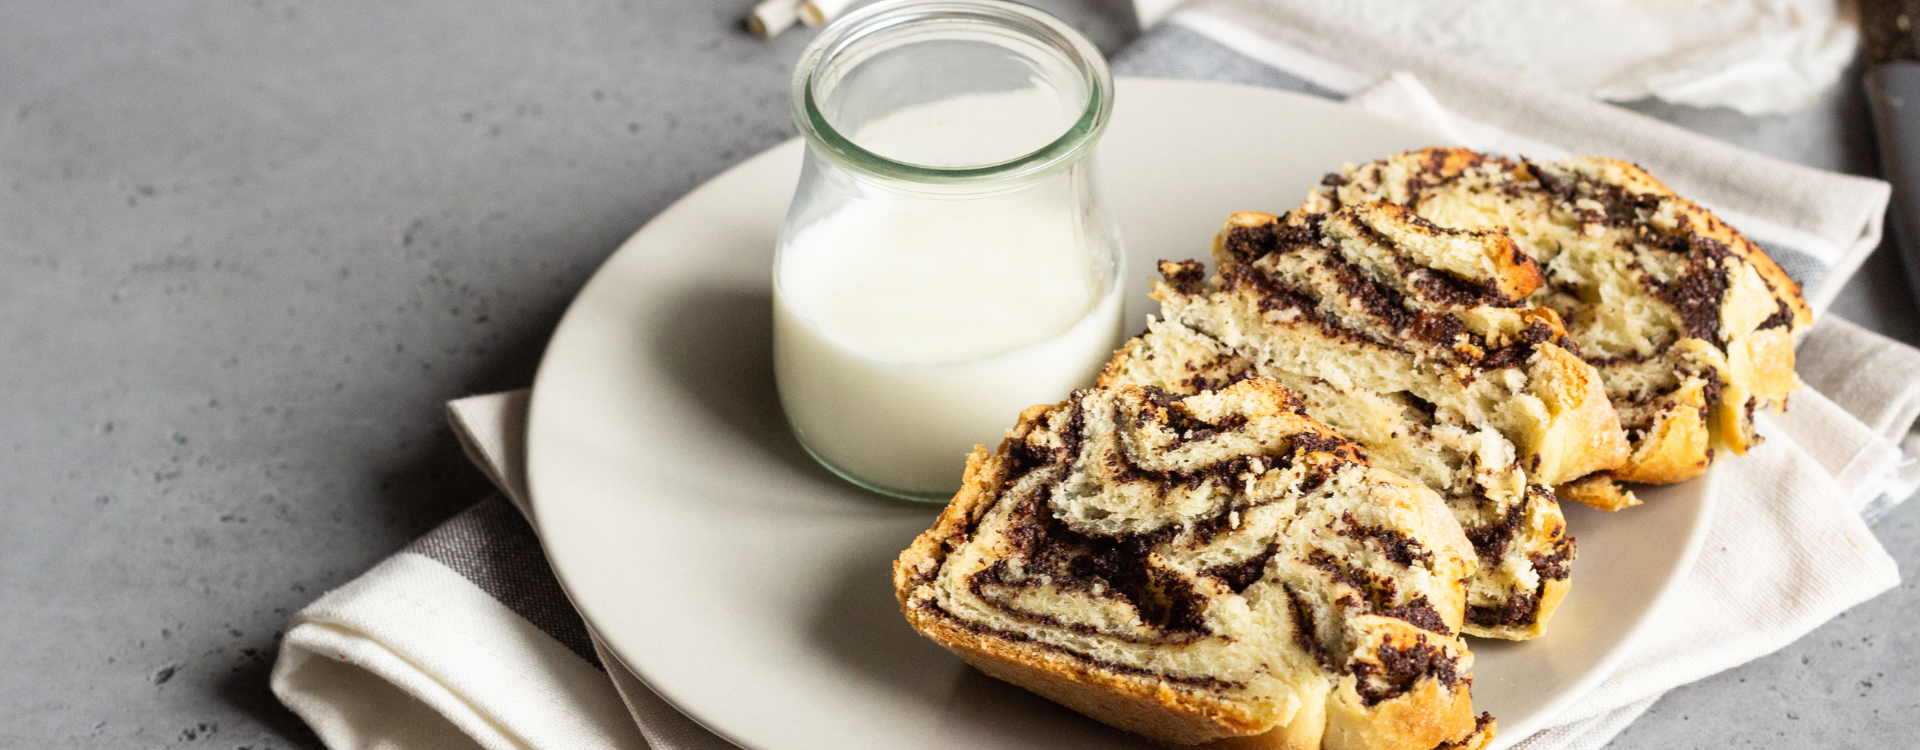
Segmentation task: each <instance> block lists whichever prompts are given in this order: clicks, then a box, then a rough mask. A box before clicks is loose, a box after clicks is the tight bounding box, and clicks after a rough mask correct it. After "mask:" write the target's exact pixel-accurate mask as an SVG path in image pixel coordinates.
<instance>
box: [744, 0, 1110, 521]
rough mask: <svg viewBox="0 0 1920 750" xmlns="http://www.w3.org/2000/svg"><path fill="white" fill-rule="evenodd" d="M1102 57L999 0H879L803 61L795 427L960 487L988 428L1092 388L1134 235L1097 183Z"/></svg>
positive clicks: (1103, 98) (783, 382)
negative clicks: (1127, 235)
mask: <svg viewBox="0 0 1920 750" xmlns="http://www.w3.org/2000/svg"><path fill="white" fill-rule="evenodd" d="M1112 111H1113V77H1112V74H1111V73H1109V72H1108V70H1107V65H1106V61H1105V60H1104V59H1103V58H1102V57H1101V56H1100V52H1099V50H1098V49H1096V48H1095V47H1094V46H1093V45H1092V43H1090V42H1088V41H1087V40H1086V38H1085V37H1083V36H1081V35H1080V34H1079V33H1077V32H1075V31H1074V30H1073V29H1072V28H1071V27H1069V26H1067V25H1066V24H1064V23H1061V22H1060V21H1059V20H1058V19H1055V18H1053V17H1051V16H1048V15H1046V14H1044V13H1041V12H1039V11H1037V10H1034V9H1032V8H1028V7H1026V6H1022V5H1016V4H1013V3H1007V2H998V1H997V0H911V1H906V2H883V3H879V4H876V5H872V6H869V7H867V8H865V9H862V10H860V11H859V12H856V13H853V14H850V15H848V16H846V17H844V18H842V19H840V20H839V21H837V22H835V23H834V24H833V25H831V26H829V27H828V28H827V29H826V30H825V31H824V32H823V33H822V34H821V35H820V37H819V38H818V39H816V40H814V42H813V43H812V45H810V46H809V47H808V48H807V50H806V52H805V53H804V54H803V56H802V57H801V60H800V64H799V67H798V69H797V70H796V71H795V73H794V79H793V115H794V120H795V122H796V123H798V125H799V127H800V132H801V133H802V134H803V135H804V136H805V137H806V139H807V153H806V161H805V164H804V166H803V167H802V170H801V176H800V185H799V188H798V190H797V191H796V192H795V194H794V198H793V204H792V206H791V207H790V208H789V209H788V213H787V219H786V224H785V226H784V227H783V228H782V230H781V233H780V247H779V252H778V255H777V256H776V259H775V261H774V336H773V341H774V368H775V373H776V379H777V381H778V383H779V390H780V402H781V405H782V408H784V409H785V411H786V415H787V421H788V423H789V424H791V425H792V427H793V431H794V434H795V435H797V436H798V437H799V439H800V442H801V444H802V445H804V446H806V448H807V450H808V452H810V453H812V454H813V456H814V458H816V459H818V460H819V461H820V463H822V464H824V465H826V466H827V468H829V469H831V470H833V471H834V473H836V474H839V475H840V476H842V477H845V478H847V479H848V480H850V481H852V482H854V483H856V484H859V485H861V486H863V487H866V488H868V489H872V490H875V491H878V492H882V493H885V494H889V495H894V496H897V497H904V498H909V499H916V500H927V501H945V500H946V499H947V498H949V497H951V496H952V494H953V493H954V491H955V490H957V489H958V488H959V486H960V479H961V474H962V471H963V469H964V468H965V463H966V462H965V456H966V454H967V452H968V451H969V450H971V449H972V447H973V446H974V445H976V444H982V445H986V446H988V447H989V448H991V447H992V446H995V445H997V444H999V442H1000V440H1001V438H1002V437H1003V436H1004V434H1005V431H1006V429H1007V428H1009V427H1011V426H1013V424H1014V422H1015V421H1016V420H1017V419H1018V416H1019V414H1020V412H1021V410H1023V409H1025V408H1027V407H1029V406H1033V405H1035V404H1043V403H1044V404H1050V403H1054V402H1057V401H1059V400H1060V399H1062V398H1065V397H1066V396H1067V394H1068V393H1069V392H1070V391H1071V390H1073V389H1074V388H1080V387H1085V386H1087V385H1089V384H1091V382H1092V380H1093V378H1094V376H1095V375H1096V374H1098V372H1099V369H1100V367H1101V365H1103V364H1104V363H1105V362H1106V361H1107V359H1108V358H1109V357H1110V356H1111V355H1112V352H1113V348H1114V347H1115V346H1116V345H1118V343H1119V340H1120V314H1121V303H1120V287H1121V284H1120V279H1121V274H1122V268H1121V265H1122V263H1123V258H1124V253H1123V252H1122V250H1121V244H1120V232H1119V229H1118V227H1117V226H1116V225H1115V224H1114V222H1113V220H1112V218H1111V217H1110V216H1109V215H1108V214H1107V213H1106V211H1105V210H1103V209H1102V207H1101V204H1100V201H1099V199H1098V196H1097V195H1096V193H1095V186H1094V179H1093V174H1092V170H1093V160H1092V158H1090V157H1091V154H1092V152H1093V149H1094V144H1095V143H1096V142H1098V141H1099V139H1100V136H1101V134H1102V133H1103V132H1104V131H1105V129H1106V126H1107V121H1108V119H1109V117H1110V115H1111V113H1112Z"/></svg>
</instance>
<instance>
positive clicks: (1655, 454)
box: [1302, 148, 1813, 507]
mask: <svg viewBox="0 0 1920 750" xmlns="http://www.w3.org/2000/svg"><path fill="white" fill-rule="evenodd" d="M1373 201H1390V202H1392V203H1395V204H1399V205H1403V206H1406V207H1408V208H1410V209H1412V210H1413V211H1414V212H1415V213H1417V214H1419V215H1420V216H1421V217H1423V218H1425V219H1427V220H1429V221H1432V222H1433V223H1435V224H1439V225H1441V226H1446V227H1456V228H1490V229H1493V230H1494V231H1506V232H1508V233H1509V234H1510V236H1512V238H1513V239H1514V240H1515V241H1516V242H1518V244H1519V247H1520V248H1521V249H1522V250H1524V251H1526V253H1527V255H1528V256H1530V257H1531V258H1532V259H1533V260H1534V261H1535V262H1537V263H1538V264H1539V266H1540V268H1541V269H1542V273H1543V276H1544V279H1545V284H1544V285H1542V286H1541V287H1540V289H1539V290H1538V291H1536V292H1534V293H1533V295H1532V297H1531V301H1532V302H1534V303H1535V304H1537V305H1539V306H1542V307H1546V308H1550V309H1552V310H1555V311H1557V312H1558V313H1559V315H1560V317H1561V318H1562V319H1563V320H1565V321H1566V328H1567V331H1568V334H1569V336H1570V337H1571V338H1572V339H1573V340H1574V341H1575V342H1577V343H1578V345H1579V352H1580V354H1581V355H1582V356H1583V357H1585V358H1586V360H1587V361H1588V362H1590V363H1592V364H1593V365H1595V366H1596V367H1598V368H1599V371H1600V375H1601V378H1602V380H1603V381H1604V382H1605V384H1606V389H1607V395H1608V397H1609V398H1610V399H1611V400H1612V403H1613V405H1614V407H1615V408H1616V409H1617V410H1618V411H1619V419H1620V423H1621V424H1622V425H1624V426H1625V427H1626V428H1627V432H1628V435H1629V438H1630V440H1631V442H1632V451H1631V455H1630V457H1629V459H1628V461H1627V462H1626V464H1625V465H1623V466H1621V467H1619V468H1616V469H1613V470H1611V472H1609V474H1607V475H1604V476H1600V477H1594V478H1591V479H1589V480H1587V481H1586V482H1583V483H1581V484H1579V485H1575V486H1569V487H1567V488H1565V490H1564V491H1563V493H1562V494H1563V495H1565V496H1567V497H1570V498H1573V499H1578V500H1581V501H1582V502H1588V503H1590V504H1595V505H1599V506H1601V507H1609V506H1612V507H1619V506H1621V505H1625V504H1631V503H1633V502H1634V501H1633V500H1632V498H1631V495H1628V494H1625V493H1623V492H1622V491H1621V490H1620V489H1619V488H1617V487H1614V486H1612V483H1611V482H1610V481H1608V477H1611V478H1614V479H1619V480H1625V481H1633V482H1649V483H1661V484H1664V483H1670V482H1678V481H1681V480H1685V479H1688V478H1691V477H1694V476H1697V475H1699V474H1700V473H1701V472H1702V471H1705V470H1706V467H1707V465H1708V464H1709V463H1710V462H1711V461H1712V460H1713V455H1714V450H1713V449H1714V448H1715V447H1724V448H1727V449H1730V450H1732V451H1733V452H1734V453H1736V454H1741V453H1745V452H1746V450H1747V449H1748V448H1749V447H1751V446H1753V445H1755V444H1756V443H1757V442H1758V440H1759V437H1758V436H1757V435H1755V434H1754V428H1753V412H1754V410H1755V409H1758V408H1770V409H1773V410H1775V411H1779V410H1781V409H1784V408H1785V406H1786V401H1787V394H1788V393H1789V392H1790V391H1792V390H1793V389H1794V388H1795V387H1797V381H1796V379H1795V378H1794V375H1793V335H1794V333H1795V332H1796V331H1798V330H1800V329H1802V328H1805V327H1806V326H1808V325H1810V324H1811V323H1812V320H1813V316H1812V312H1811V311H1810V310H1809V309H1808V307H1807V305H1806V302H1805V301H1804V300H1803V299H1802V298H1801V295H1800V290H1799V287H1798V286H1797V285H1795V284H1794V282H1793V280H1792V279H1790V278H1788V277H1787V275H1786V274H1785V273H1784V272H1782V271H1781V270H1780V267H1779V266H1777V265H1775V264H1774V262H1773V261H1772V260H1771V259H1769V258H1768V257H1767V256H1766V254H1765V253H1763V252H1761V250H1760V249H1759V248H1758V247H1756V246H1755V245H1754V244H1753V243H1752V242H1751V241H1749V240H1748V239H1747V238H1746V237H1744V236H1742V235H1741V234H1740V233H1739V232H1737V231H1735V230H1734V229H1733V228H1732V227H1730V226H1728V225H1727V224H1726V223H1725V222H1722V221H1721V220H1720V219H1719V218H1717V217H1715V216H1714V215H1713V214H1711V213H1709V212H1707V211H1706V210H1705V209H1703V208H1701V207H1700V206H1698V205H1696V204H1694V203H1693V202H1692V201H1689V200H1686V199H1685V198H1681V197H1679V196H1677V195H1675V194H1674V193H1673V191H1672V190H1669V189H1667V187H1666V186H1664V185H1662V184H1660V183H1659V182H1658V181H1657V180H1655V179H1654V178H1653V177H1651V176H1649V175H1648V174H1647V173H1646V172H1644V171H1642V170H1640V169H1639V168H1638V167H1635V166H1633V165H1632V164H1628V163H1626V162H1622V161H1619V160H1615V159H1604V158H1580V159H1569V160H1566V161H1562V162H1558V163H1536V162H1531V161H1525V160H1521V161H1512V160H1508V159H1502V158H1494V157H1488V156H1484V155H1481V154H1478V153H1475V152H1472V151H1467V150H1464V149H1442V148H1434V149H1427V150H1424V151H1416V152H1410V153H1404V154H1400V155H1397V156H1393V157H1390V158H1387V159H1383V160H1380V161H1376V162H1371V163H1367V164H1362V165H1360V166H1357V167H1356V166H1350V167H1347V168H1346V169H1345V170H1344V171H1342V172H1341V173H1337V174H1331V175H1328V176H1327V179H1326V181H1325V184H1324V186H1323V187H1322V188H1320V189H1317V190H1315V191H1314V193H1313V194H1312V196H1311V197H1309V198H1308V200H1307V204H1306V206H1305V207H1303V209H1302V210H1303V211H1309V212H1316V213H1333V212H1337V211H1339V210H1343V207H1347V206H1359V205H1367V204H1369V203H1371V202H1373ZM1500 227H1505V230H1500V229H1498V228H1500Z"/></svg>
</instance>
